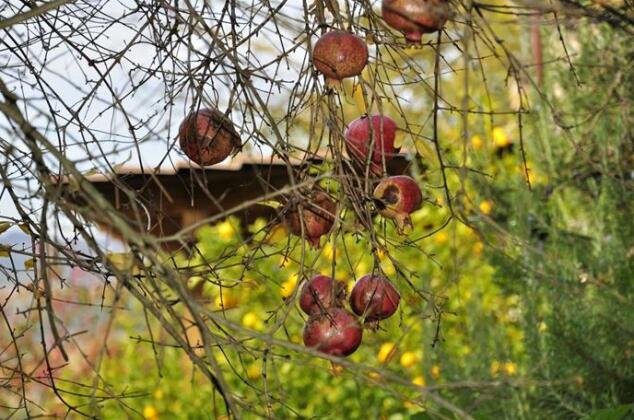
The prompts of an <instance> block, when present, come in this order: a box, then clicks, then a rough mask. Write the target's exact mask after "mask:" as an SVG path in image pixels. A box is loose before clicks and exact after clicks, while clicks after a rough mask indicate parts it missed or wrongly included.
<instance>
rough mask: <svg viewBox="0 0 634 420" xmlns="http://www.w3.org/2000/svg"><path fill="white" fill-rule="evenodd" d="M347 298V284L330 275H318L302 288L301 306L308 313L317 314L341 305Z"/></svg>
mask: <svg viewBox="0 0 634 420" xmlns="http://www.w3.org/2000/svg"><path fill="white" fill-rule="evenodd" d="M345 298H346V286H345V285H344V284H343V283H342V282H340V281H335V280H333V279H332V278H330V277H328V276H322V275H317V276H315V277H313V278H312V279H311V280H310V281H309V282H308V283H306V284H305V285H304V287H303V288H302V291H301V294H300V297H299V306H300V308H302V311H304V312H306V313H307V314H308V315H317V314H320V313H322V312H325V311H326V310H328V309H329V308H332V307H340V306H343V305H342V301H343V300H344V299H345Z"/></svg>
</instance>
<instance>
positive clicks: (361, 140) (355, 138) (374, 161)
mask: <svg viewBox="0 0 634 420" xmlns="http://www.w3.org/2000/svg"><path fill="white" fill-rule="evenodd" d="M396 130H397V126H396V123H395V122H394V120H393V119H391V118H390V117H384V116H382V115H370V116H363V117H360V118H357V119H356V120H354V121H352V122H351V123H350V125H349V126H348V128H347V129H346V132H345V133H344V137H345V140H346V149H347V150H348V153H349V154H350V155H351V156H352V157H353V158H355V159H356V160H358V161H361V162H362V163H363V164H365V162H366V160H367V159H368V157H369V158H370V159H371V163H370V169H371V170H372V172H373V173H375V174H380V173H382V169H381V168H382V167H383V159H384V158H385V162H388V161H389V160H390V159H392V158H393V157H394V153H396V150H395V148H394V139H395V137H396ZM373 139H374V147H373V148H372V155H371V156H369V155H370V146H371V144H372V141H373Z"/></svg>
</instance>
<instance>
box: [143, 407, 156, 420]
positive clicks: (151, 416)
mask: <svg viewBox="0 0 634 420" xmlns="http://www.w3.org/2000/svg"><path fill="white" fill-rule="evenodd" d="M143 417H144V418H145V419H147V420H157V419H158V418H159V415H158V411H156V408H154V407H152V406H151V405H146V406H145V408H143Z"/></svg>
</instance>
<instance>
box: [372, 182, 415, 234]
mask: <svg viewBox="0 0 634 420" xmlns="http://www.w3.org/2000/svg"><path fill="white" fill-rule="evenodd" d="M374 199H375V203H376V206H377V207H378V209H379V213H381V215H383V216H384V217H387V218H390V219H393V220H394V221H395V222H396V226H397V228H398V231H399V232H402V231H403V229H404V227H405V226H406V225H407V226H410V227H411V226H412V220H411V219H410V217H409V215H410V213H412V212H414V211H416V210H418V209H419V208H420V205H421V202H422V200H423V197H422V194H421V192H420V188H419V187H418V184H416V181H414V180H413V179H412V178H410V177H408V176H406V175H397V176H391V177H389V178H385V179H384V180H382V181H381V182H380V183H379V185H377V186H376V188H375V189H374Z"/></svg>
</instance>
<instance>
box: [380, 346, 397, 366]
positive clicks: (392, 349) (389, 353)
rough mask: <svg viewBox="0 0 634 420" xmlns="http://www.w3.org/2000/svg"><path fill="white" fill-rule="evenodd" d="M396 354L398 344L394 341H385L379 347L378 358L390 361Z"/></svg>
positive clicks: (382, 361)
mask: <svg viewBox="0 0 634 420" xmlns="http://www.w3.org/2000/svg"><path fill="white" fill-rule="evenodd" d="M394 356H396V345H395V344H394V343H383V344H382V345H381V348H380V349H379V354H378V355H377V359H379V362H381V363H389V362H390V361H391V360H392V359H393V358H394Z"/></svg>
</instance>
